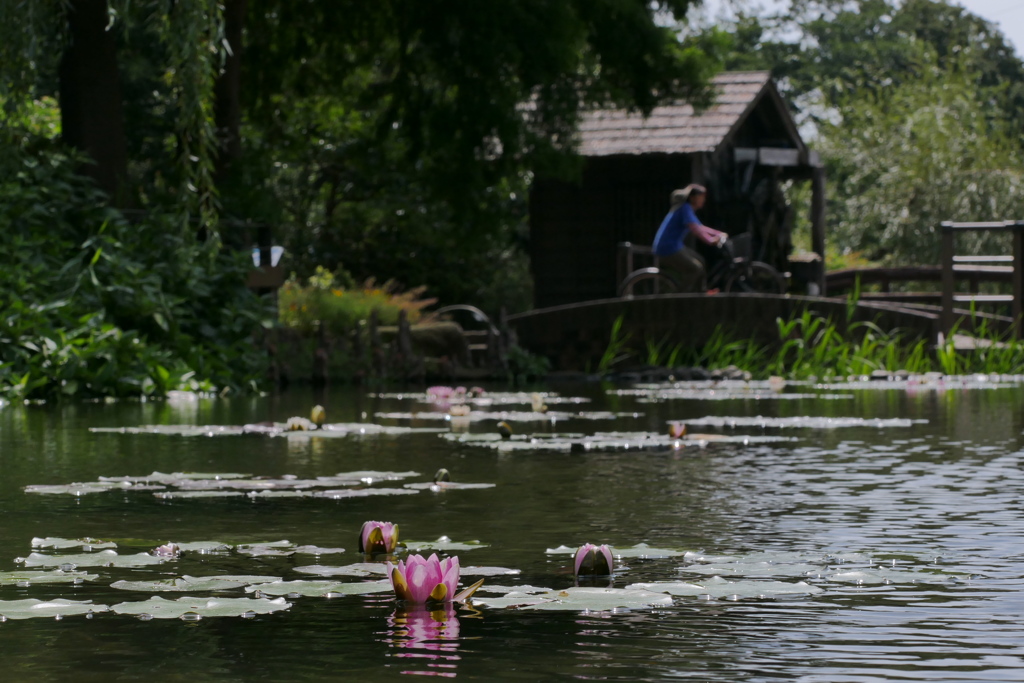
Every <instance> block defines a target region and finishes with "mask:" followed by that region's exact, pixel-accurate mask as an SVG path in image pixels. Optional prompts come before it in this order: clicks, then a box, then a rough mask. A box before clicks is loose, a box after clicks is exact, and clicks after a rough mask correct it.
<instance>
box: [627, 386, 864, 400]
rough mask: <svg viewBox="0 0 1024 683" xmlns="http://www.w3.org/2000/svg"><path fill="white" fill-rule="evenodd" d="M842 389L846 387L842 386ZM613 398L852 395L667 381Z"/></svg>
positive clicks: (772, 397) (835, 396)
mask: <svg viewBox="0 0 1024 683" xmlns="http://www.w3.org/2000/svg"><path fill="white" fill-rule="evenodd" d="M843 388H844V389H845V388H846V387H843ZM607 393H608V394H610V395H614V396H633V397H636V398H637V399H638V400H639V401H643V402H651V403H653V402H661V401H669V400H688V401H736V400H742V401H765V400H776V401H787V400H788V401H792V400H801V399H821V400H837V399H852V398H853V394H823V393H785V392H780V391H779V387H778V386H773V385H772V384H771V383H770V382H767V381H762V382H744V381H734V380H723V381H718V382H669V383H663V384H637V385H635V386H634V387H633V388H631V389H612V390H609V391H608V392H607Z"/></svg>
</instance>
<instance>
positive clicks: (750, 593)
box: [626, 576, 822, 599]
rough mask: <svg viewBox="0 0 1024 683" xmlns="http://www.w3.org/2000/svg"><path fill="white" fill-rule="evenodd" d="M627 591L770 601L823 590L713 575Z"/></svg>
mask: <svg viewBox="0 0 1024 683" xmlns="http://www.w3.org/2000/svg"><path fill="white" fill-rule="evenodd" d="M626 588H627V589H636V590H647V591H660V592H663V593H669V594H670V595H675V596H701V595H707V596H710V597H712V598H732V599H741V598H768V597H775V596H778V595H811V594H814V593H821V592H822V589H821V588H818V587H817V586H812V585H810V584H808V583H805V582H803V581H799V582H797V583H786V582H784V581H756V580H748V581H728V580H726V579H723V578H722V577H720V576H712V577H710V578H709V579H707V580H706V581H701V583H699V584H696V583H685V582H682V581H663V582H662V581H658V582H654V583H634V584H631V585H629V586H626Z"/></svg>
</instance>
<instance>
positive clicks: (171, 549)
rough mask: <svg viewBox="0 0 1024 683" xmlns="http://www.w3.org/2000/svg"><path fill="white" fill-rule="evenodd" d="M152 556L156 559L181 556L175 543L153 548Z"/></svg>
mask: <svg viewBox="0 0 1024 683" xmlns="http://www.w3.org/2000/svg"><path fill="white" fill-rule="evenodd" d="M153 554H154V555H156V556H157V557H177V556H178V555H181V548H179V547H178V544H177V543H165V544H164V545H162V546H159V547H157V548H153Z"/></svg>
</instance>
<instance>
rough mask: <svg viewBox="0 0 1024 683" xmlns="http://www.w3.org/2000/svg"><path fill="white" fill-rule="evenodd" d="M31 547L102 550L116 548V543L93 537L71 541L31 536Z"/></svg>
mask: <svg viewBox="0 0 1024 683" xmlns="http://www.w3.org/2000/svg"><path fill="white" fill-rule="evenodd" d="M32 547H33V548H43V549H47V548H52V549H53V550H67V549H69V548H82V549H83V550H86V551H92V550H102V549H104V548H116V547H117V544H116V543H111V542H110V541H99V540H96V539H95V538H79V539H78V540H75V541H72V540H69V539H66V538H50V537H47V538H33V539H32Z"/></svg>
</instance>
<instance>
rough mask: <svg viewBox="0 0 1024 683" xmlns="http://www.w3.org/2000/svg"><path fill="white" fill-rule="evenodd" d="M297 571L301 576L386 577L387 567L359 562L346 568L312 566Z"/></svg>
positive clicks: (377, 563) (378, 563) (298, 568)
mask: <svg viewBox="0 0 1024 683" xmlns="http://www.w3.org/2000/svg"><path fill="white" fill-rule="evenodd" d="M295 571H297V572H299V573H300V574H313V575H315V576H359V577H363V576H386V575H387V566H386V565H385V564H383V563H380V562H357V563H355V564H348V565H345V566H344V567H328V566H324V565H320V564H311V565H306V566H303V567H296V568H295Z"/></svg>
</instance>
